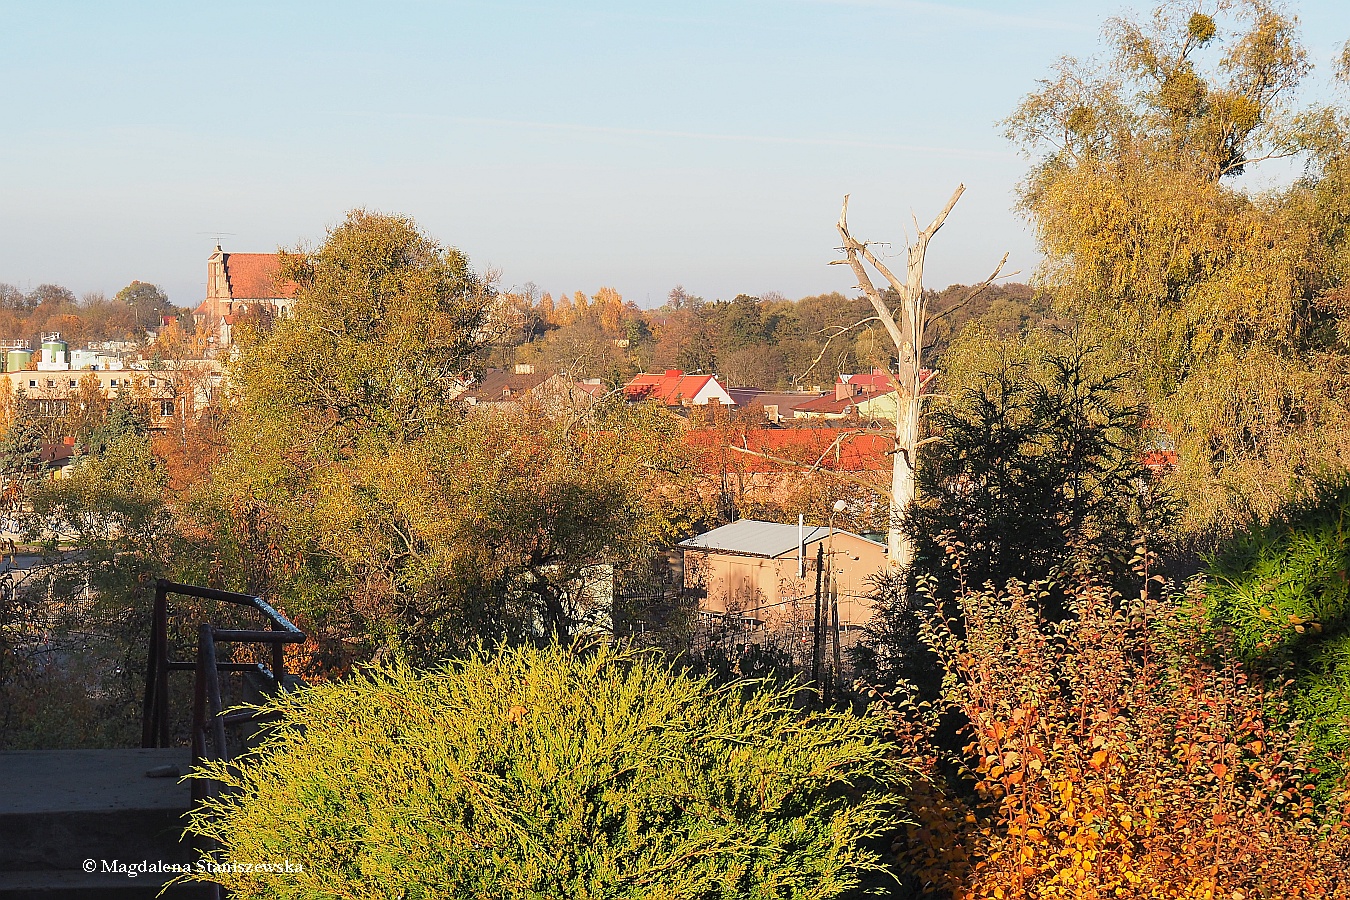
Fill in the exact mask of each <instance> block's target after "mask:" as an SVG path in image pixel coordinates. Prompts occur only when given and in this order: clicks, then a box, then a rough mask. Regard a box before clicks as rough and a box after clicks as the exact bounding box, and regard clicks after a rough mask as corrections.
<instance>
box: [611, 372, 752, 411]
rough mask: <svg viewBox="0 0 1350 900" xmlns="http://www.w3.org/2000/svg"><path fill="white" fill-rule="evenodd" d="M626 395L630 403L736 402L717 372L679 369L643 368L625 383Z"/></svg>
mask: <svg viewBox="0 0 1350 900" xmlns="http://www.w3.org/2000/svg"><path fill="white" fill-rule="evenodd" d="M623 395H624V398H625V399H627V400H628V401H629V402H630V403H641V402H642V401H644V400H655V401H657V402H658V403H663V404H665V405H666V406H673V407H689V406H708V405H711V404H718V405H721V406H725V407H728V408H731V407H734V406H735V405H736V401H735V400H734V399H732V396H731V394H730V393H728V392H727V389H726V388H725V387H723V385H722V383H721V382H720V381H718V380H717V376H716V375H686V374H685V373H684V372H683V371H682V370H680V369H666V370H665V371H664V372H644V373H643V374H641V375H639V376H637V377H636V378H634V379H633V380H632V381H630V382H628V384H626V385H624V388H623Z"/></svg>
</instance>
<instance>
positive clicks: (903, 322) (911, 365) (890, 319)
mask: <svg viewBox="0 0 1350 900" xmlns="http://www.w3.org/2000/svg"><path fill="white" fill-rule="evenodd" d="M965 189H966V187H965V185H957V188H956V190H955V192H953V193H952V196H951V199H950V200H948V201H947V205H946V206H945V207H943V210H942V212H940V213H938V215H937V217H936V218H934V219H933V221H932V222H931V223H930V224H929V225H928V227H927V228H925V229H923V230H922V231H920V232H919V234H918V236H917V237H916V239H915V241H914V243H913V245H911V246H910V247H909V253H908V258H907V260H906V271H905V279H904V280H903V281H902V280H900V278H898V277H897V276H896V275H895V274H894V273H893V272H891V270H890V269H888V268H887V267H886V265H885V264H884V263H882V262H881V260H879V259H877V257H876V255H875V254H873V253H872V251H871V250H869V249H868V246H867V242H866V241H858V240H855V239H854V237H853V236H852V235H851V234H850V233H849V230H848V197H847V196H846V197H844V207H843V210H842V211H841V212H840V214H839V224H838V228H839V236H840V237H841V238H843V240H844V247H843V250H844V256H845V258H844V259H841V260H835V261H834V264H845V265H848V266H849V267H850V268H852V269H853V273H854V274H855V275H856V276H857V278H858V288H859V289H860V290H861V291H862V292H863V294H864V295H866V297H867V299H868V301H870V302H871V304H872V309H873V311H874V312H875V313H876V317H877V319H878V320H879V321H880V322H881V324H882V325H883V326H884V327H885V329H886V333H887V335H889V336H890V339H891V343H892V344H893V345H894V346H895V353H896V357H897V358H898V359H899V361H900V369H899V373H898V374H896V373H890V378H891V383H892V386H893V387H894V388H895V449H894V459H893V462H892V465H891V490H890V514H891V515H890V527H889V530H888V531H887V534H886V551H887V556H888V557H889V559H890V564H891V565H892V566H895V567H901V568H903V567H908V566H909V565H910V564H911V563H912V562H913V561H914V544H913V541H911V540H910V539H909V536H908V535H907V534H906V533H905V529H904V518H905V514H906V513H907V512H908V511H909V507H910V504H912V503H913V502H914V498H915V495H916V493H917V481H916V475H917V469H918V464H919V455H918V454H919V447H920V446H921V445H922V443H923V442H922V441H921V440H920V439H919V419H920V413H921V411H922V403H923V388H924V385H925V384H926V383H927V379H929V378H931V377H932V375H928V376H925V375H924V371H923V352H924V343H923V341H924V328H925V326H926V325H927V311H926V310H925V308H924V306H925V304H924V295H923V266H924V257H925V255H926V254H927V252H928V242H929V241H931V240H932V239H933V235H935V234H937V232H938V229H940V228H941V227H942V224H943V223H944V222H946V221H947V216H948V215H949V214H950V213H951V211H952V208H953V207H954V206H956V201H957V200H959V199H961V194H962V193H964V192H965ZM916 225H917V223H916ZM1007 261H1008V256H1007V254H1006V253H1005V254H1004V255H1003V259H1002V260H1001V261H1000V262H999V264H998V266H997V267H996V268H995V269H994V273H993V274H992V275H990V276H989V277H988V278H987V279H985V280H984V282H983V283H982V284H980V285H977V286H976V287H975V288H974V289H973V290H972V291H971V292H970V294H968V295H967V297H966V298H965V300H963V301H962V302H963V304H964V303H969V302H970V300H971V299H973V298H974V297H975V296H976V295H977V294H978V293H979V292H981V291H983V290H984V289H985V288H986V287H988V286H989V285H990V284H991V283H992V282H993V281H994V279H995V278H997V277H998V274H999V272H1001V271H1002V270H1003V264H1004V263H1005V262H1007ZM868 266H871V267H872V269H874V270H875V271H876V272H878V273H879V274H880V275H881V276H882V277H883V278H885V279H886V281H887V283H888V284H889V285H890V286H891V288H893V289H894V290H895V292H896V293H897V294H898V295H899V297H900V304H899V308H898V309H896V310H895V311H892V310H891V309H890V308H889V307H888V306H887V305H886V302H885V300H884V299H883V298H882V296H881V292H880V291H878V290H877V288H876V285H875V284H874V283H873V282H872V278H871V276H870V275H869V274H868V271H867V267H868Z"/></svg>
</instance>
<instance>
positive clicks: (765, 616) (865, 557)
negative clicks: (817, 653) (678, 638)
mask: <svg viewBox="0 0 1350 900" xmlns="http://www.w3.org/2000/svg"><path fill="white" fill-rule="evenodd" d="M680 547H681V548H682V549H683V550H684V572H685V586H686V588H688V589H690V590H692V591H696V592H697V593H699V594H700V595H701V596H702V600H701V601H700V609H701V610H702V611H704V612H708V613H718V614H733V615H737V616H739V617H741V618H743V619H753V620H755V621H757V622H762V623H772V622H773V621H775V620H779V621H784V620H787V619H789V618H792V617H793V616H799V615H800V613H801V608H802V605H803V604H806V605H809V606H810V607H811V611H812V615H814V603H815V585H816V560H817V558H823V559H824V560H825V562H826V570H825V573H824V577H823V578H822V581H823V587H824V590H825V592H826V593H833V594H834V595H836V596H838V598H839V622H840V626H841V627H843V628H861V627H862V626H864V625H866V624H867V623H868V622H870V621H871V619H872V614H873V607H872V601H871V599H870V595H871V594H872V593H873V590H874V589H873V585H872V583H871V578H872V576H874V575H876V574H877V573H878V572H881V571H883V570H884V569H885V568H886V546H885V545H884V544H880V543H877V542H876V541H872V540H869V539H867V538H865V537H863V536H862V535H858V534H854V533H853V532H851V531H841V530H839V529H829V528H825V527H822V526H818V525H817V526H798V525H795V524H784V523H781V522H761V521H758V520H756V519H741V520H740V521H737V522H732V523H731V524H729V525H723V526H722V527H720V528H714V529H713V530H712V531H708V532H705V533H703V534H700V535H698V536H696V537H692V538H689V539H688V540H686V541H683V542H681V543H680Z"/></svg>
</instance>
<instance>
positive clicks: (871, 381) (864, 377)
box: [839, 369, 895, 393]
mask: <svg viewBox="0 0 1350 900" xmlns="http://www.w3.org/2000/svg"><path fill="white" fill-rule="evenodd" d="M839 380H840V381H841V382H848V383H849V384H852V385H856V386H858V387H860V388H862V389H863V390H864V391H878V392H881V393H885V392H887V391H891V390H894V389H895V386H894V385H893V384H891V378H890V376H889V375H887V374H886V373H885V372H884V371H882V370H881V369H873V370H872V371H871V372H868V373H865V374H858V375H840V376H839Z"/></svg>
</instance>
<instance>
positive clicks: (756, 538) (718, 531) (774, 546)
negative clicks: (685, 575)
mask: <svg viewBox="0 0 1350 900" xmlns="http://www.w3.org/2000/svg"><path fill="white" fill-rule="evenodd" d="M834 533H835V534H850V535H853V537H856V538H857V539H858V540H860V541H869V539H868V538H865V537H863V536H862V535H858V534H853V532H851V531H843V530H841V529H838V528H836V529H835V530H834ZM802 534H804V541H805V543H807V544H814V543H815V542H816V541H823V540H825V539H826V538H827V537H829V534H830V529H828V528H822V527H821V526H819V525H815V526H809V527H807V528H805V529H804V530H803V532H802ZM798 538H799V532H798V530H797V526H796V525H784V524H782V523H779V522H760V521H758V520H757V519H741V520H740V521H738V522H732V523H731V524H730V525H723V526H722V527H721V528H714V529H713V530H712V531H708V532H704V533H703V534H700V535H699V536H697V537H692V538H690V539H689V540H687V541H681V542H680V546H681V547H688V548H689V549H691V550H718V551H722V552H724V553H736V554H739V555H741V556H762V557H765V558H767V559H773V558H775V557H778V556H782V555H783V554H785V553H790V552H792V551H795V550H796V549H797V542H798ZM869 543H873V544H875V543H876V541H869ZM878 546H880V545H878Z"/></svg>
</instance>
